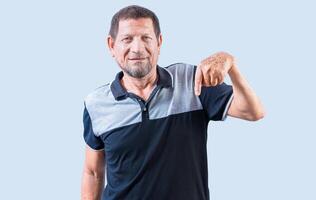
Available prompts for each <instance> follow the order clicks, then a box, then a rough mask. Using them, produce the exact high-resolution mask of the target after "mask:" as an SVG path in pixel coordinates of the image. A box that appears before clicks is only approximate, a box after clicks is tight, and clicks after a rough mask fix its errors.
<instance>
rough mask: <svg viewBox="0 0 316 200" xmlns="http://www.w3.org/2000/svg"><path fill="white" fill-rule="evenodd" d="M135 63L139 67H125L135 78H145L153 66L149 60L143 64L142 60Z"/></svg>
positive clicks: (125, 70) (124, 69)
mask: <svg viewBox="0 0 316 200" xmlns="http://www.w3.org/2000/svg"><path fill="white" fill-rule="evenodd" d="M135 65H137V66H138V67H137V68H135V67H129V66H125V67H124V68H123V71H124V72H126V73H127V74H128V75H129V76H131V77H133V78H143V77H144V76H146V75H147V74H149V72H150V71H151V69H152V68H153V67H152V66H151V64H150V63H149V62H147V63H145V64H143V63H142V62H136V63H135Z"/></svg>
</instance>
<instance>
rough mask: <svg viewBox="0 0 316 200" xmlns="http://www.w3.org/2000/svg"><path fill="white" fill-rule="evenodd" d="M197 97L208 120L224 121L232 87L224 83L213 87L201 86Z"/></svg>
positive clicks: (231, 96)
mask: <svg viewBox="0 0 316 200" xmlns="http://www.w3.org/2000/svg"><path fill="white" fill-rule="evenodd" d="M194 74H195V73H194ZM199 98H200V101H201V103H202V106H203V109H204V110H205V111H206V113H207V116H208V118H209V120H212V121H224V120H225V119H226V117H227V112H228V109H229V106H230V104H231V102H232V100H233V87H232V86H231V85H227V84H226V83H222V84H220V85H217V86H214V87H212V86H210V87H205V86H202V89H201V94H200V96H199Z"/></svg>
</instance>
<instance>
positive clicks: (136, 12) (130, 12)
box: [109, 5, 160, 39]
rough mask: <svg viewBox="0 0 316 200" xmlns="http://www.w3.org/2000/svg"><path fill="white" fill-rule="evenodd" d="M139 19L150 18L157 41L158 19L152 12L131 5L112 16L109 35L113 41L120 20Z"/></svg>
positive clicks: (158, 33) (158, 31)
mask: <svg viewBox="0 0 316 200" xmlns="http://www.w3.org/2000/svg"><path fill="white" fill-rule="evenodd" d="M139 18H150V19H151V20H152V22H153V26H154V31H155V35H156V37H157V39H158V37H159V35H160V25H159V20H158V17H157V16H156V14H155V13H154V12H153V11H151V10H149V9H147V8H144V7H141V6H137V5H131V6H127V7H125V8H122V9H121V10H119V11H118V12H117V13H115V15H113V17H112V20H111V27H110V32H109V35H110V36H111V37H112V38H114V39H115V38H116V36H117V32H118V28H119V22H120V20H126V19H139Z"/></svg>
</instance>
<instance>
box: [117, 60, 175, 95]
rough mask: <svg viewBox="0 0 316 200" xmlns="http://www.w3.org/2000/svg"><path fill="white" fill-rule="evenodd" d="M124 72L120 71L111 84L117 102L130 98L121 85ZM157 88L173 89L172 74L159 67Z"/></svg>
mask: <svg viewBox="0 0 316 200" xmlns="http://www.w3.org/2000/svg"><path fill="white" fill-rule="evenodd" d="M123 75H124V74H123V72H122V71H120V72H118V73H117V74H116V76H115V79H114V81H113V82H112V84H111V91H112V94H113V96H114V98H115V100H122V99H125V98H126V97H127V96H128V92H127V91H126V90H125V89H124V88H123V86H122V84H121V81H120V80H121V79H122V77H123ZM157 75H158V80H157V86H161V87H172V86H173V81H172V80H173V78H172V75H171V73H170V72H168V70H167V69H165V68H163V67H160V66H159V65H157Z"/></svg>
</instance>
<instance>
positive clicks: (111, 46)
mask: <svg viewBox="0 0 316 200" xmlns="http://www.w3.org/2000/svg"><path fill="white" fill-rule="evenodd" d="M106 40H107V45H108V48H109V50H110V53H111V55H112V57H115V54H114V42H115V41H114V39H113V38H112V37H111V36H110V35H108V37H107V38H106Z"/></svg>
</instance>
